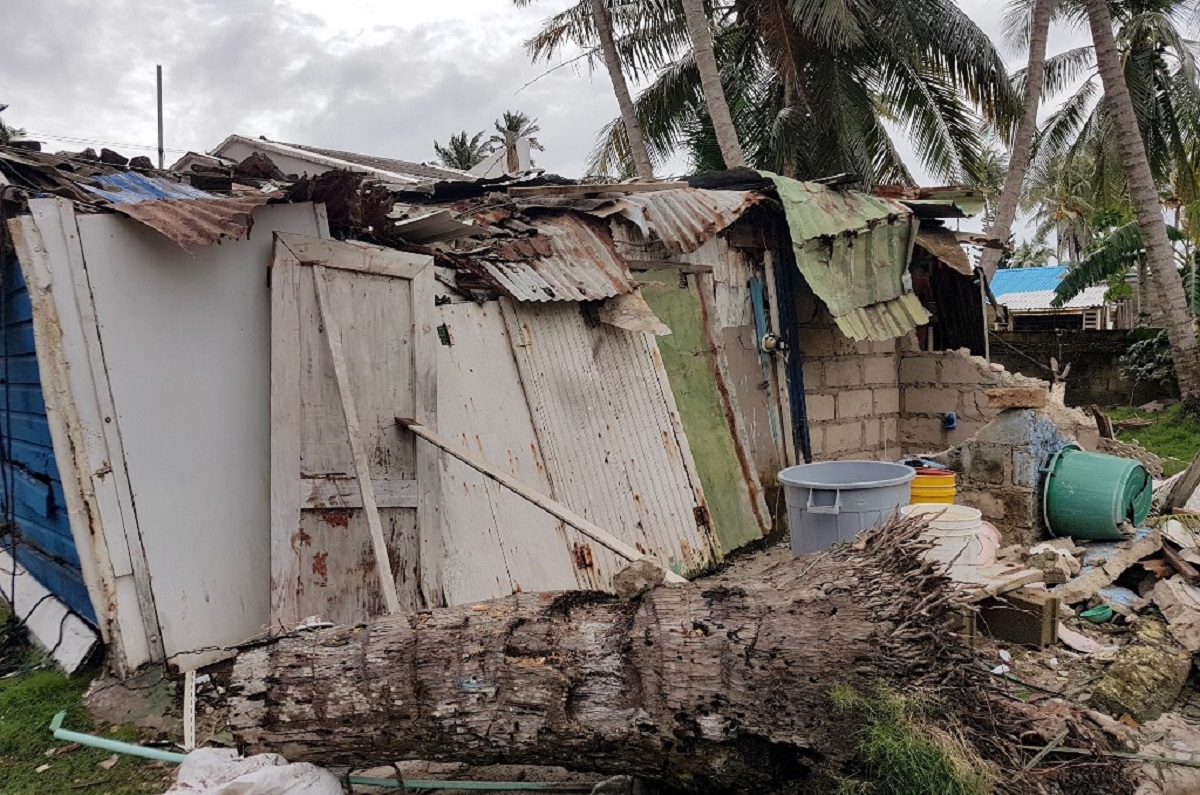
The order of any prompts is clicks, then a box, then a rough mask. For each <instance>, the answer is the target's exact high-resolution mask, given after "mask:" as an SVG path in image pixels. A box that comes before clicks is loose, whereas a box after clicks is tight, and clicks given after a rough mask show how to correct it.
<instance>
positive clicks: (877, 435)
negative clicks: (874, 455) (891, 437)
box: [863, 417, 883, 450]
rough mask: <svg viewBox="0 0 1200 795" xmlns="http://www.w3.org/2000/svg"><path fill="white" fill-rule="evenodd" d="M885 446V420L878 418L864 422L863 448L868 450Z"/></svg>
mask: <svg viewBox="0 0 1200 795" xmlns="http://www.w3.org/2000/svg"><path fill="white" fill-rule="evenodd" d="M882 444H883V420H881V419H878V418H876V417H871V418H870V419H867V420H864V421H863V447H865V448H866V449H868V450H871V449H874V448H877V447H880V446H881V445H882Z"/></svg>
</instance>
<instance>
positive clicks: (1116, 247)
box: [1051, 221, 1183, 307]
mask: <svg viewBox="0 0 1200 795" xmlns="http://www.w3.org/2000/svg"><path fill="white" fill-rule="evenodd" d="M1167 234H1168V236H1169V237H1170V238H1171V239H1172V240H1175V241H1179V240H1181V239H1182V237H1183V236H1182V234H1181V233H1180V232H1179V230H1178V229H1176V228H1175V227H1173V226H1171V225H1170V224H1168V225H1167ZM1145 254H1146V246H1145V244H1144V243H1143V242H1142V232H1141V228H1140V227H1139V226H1138V223H1137V221H1130V222H1128V223H1125V224H1122V225H1121V226H1118V227H1117V228H1115V229H1113V230H1112V232H1110V233H1109V234H1108V236H1107V237H1105V239H1104V240H1103V241H1101V242H1100V243H1099V244H1098V245H1097V246H1096V247H1095V248H1094V249H1093V250H1092V251H1091V252H1089V253H1088V255H1087V257H1086V258H1085V259H1084V260H1083V262H1080V263H1079V264H1078V265H1077V266H1075V267H1074V268H1072V269H1071V270H1070V271H1068V272H1067V275H1066V276H1064V277H1063V280H1062V281H1061V282H1059V283H1058V286H1057V287H1056V288H1054V300H1053V301H1052V302H1051V304H1052V305H1053V306H1055V307H1062V306H1063V305H1064V304H1066V303H1067V302H1068V301H1070V300H1071V299H1072V298H1074V297H1075V296H1077V295H1079V294H1080V293H1082V292H1083V291H1084V290H1086V289H1087V288H1089V287H1092V286H1094V285H1098V284H1102V283H1104V282H1106V281H1108V280H1109V279H1110V278H1111V277H1113V276H1118V275H1121V274H1125V273H1128V272H1129V271H1130V270H1132V269H1133V268H1135V267H1136V266H1137V264H1138V262H1139V261H1140V260H1141V259H1142V258H1143V257H1145Z"/></svg>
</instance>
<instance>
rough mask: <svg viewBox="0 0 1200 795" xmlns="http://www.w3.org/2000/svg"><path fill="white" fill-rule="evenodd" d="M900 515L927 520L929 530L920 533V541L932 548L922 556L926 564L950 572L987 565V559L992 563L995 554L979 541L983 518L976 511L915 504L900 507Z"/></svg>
mask: <svg viewBox="0 0 1200 795" xmlns="http://www.w3.org/2000/svg"><path fill="white" fill-rule="evenodd" d="M900 513H901V514H903V515H904V516H912V515H914V514H922V515H927V516H928V517H929V530H928V531H927V532H925V533H922V537H923V538H927V539H929V540H930V541H932V542H933V543H934V545H935V546H934V547H933V549H930V550H929V551H927V552H926V553H925V559H926V560H931V561H936V562H938V563H944V564H946V565H947V566H948V567H949V568H950V569H951V570H953V569H957V568H959V567H960V566H981V565H987V564H988V562H989V561H988V558H989V557H991V558H993V560H994V557H995V551H994V550H989V549H987V547H991V544H989V543H987V541H986V540H985V539H984V538H983V537H982V534H981V531H982V524H983V514H982V513H980V512H979V511H978V510H977V509H975V508H968V507H967V506H965V505H946V504H944V503H918V504H916V505H906V506H904V507H903V508H901V509H900ZM989 551H990V552H991V554H990V555H989Z"/></svg>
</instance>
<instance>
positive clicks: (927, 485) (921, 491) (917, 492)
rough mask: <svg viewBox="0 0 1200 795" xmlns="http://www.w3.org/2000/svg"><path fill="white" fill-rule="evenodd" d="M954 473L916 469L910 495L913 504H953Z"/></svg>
mask: <svg viewBox="0 0 1200 795" xmlns="http://www.w3.org/2000/svg"><path fill="white" fill-rule="evenodd" d="M955 493H956V489H955V487H954V473H953V472H946V471H943V470H940V469H918V470H917V476H916V477H915V478H913V481H912V488H911V491H910V494H911V496H912V502H913V504H916V505H919V504H921V503H927V502H936V503H948V504H953V503H954V495H955Z"/></svg>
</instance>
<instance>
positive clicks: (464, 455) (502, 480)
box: [396, 417, 687, 583]
mask: <svg viewBox="0 0 1200 795" xmlns="http://www.w3.org/2000/svg"><path fill="white" fill-rule="evenodd" d="M396 422H398V423H399V424H400V425H402V426H403V427H405V428H407V429H408V430H410V431H412V432H413V433H414V434H416V435H417V436H419V437H421V438H422V439H424V440H425V441H426V442H429V443H430V444H432V445H433V446H434V447H437V448H438V449H440V450H442V451H443V452H446V453H449V454H450V455H452V456H454V457H455V458H457V459H458V460H459V461H462V462H463V463H464V464H466V465H467V466H469V467H471V468H472V469H474V470H475V471H477V472H479V473H481V474H483V475H486V476H487V477H489V478H491V479H492V480H494V481H496V482H497V483H499V484H500V485H501V486H504V487H505V488H506V489H508V490H509V491H512V492H513V493H514V494H516V495H517V496H519V497H523V498H524V499H526V500H529V501H530V502H532V503H533V504H534V505H536V506H538V507H539V508H541V509H542V510H544V511H545V512H546V513H548V514H550V515H551V516H553V517H555V518H556V519H559V520H560V521H562V522H564V523H566V524H567V525H568V526H570V527H573V528H575V529H576V530H578V531H579V532H580V533H582V534H583V535H585V536H587V537H588V538H590V539H592V540H593V541H595V542H596V543H597V544H599V545H600V546H602V547H604V548H605V549H608V550H610V551H612V552H614V553H616V554H617V555H619V556H621V557H622V558H624V559H625V560H630V561H632V560H650V561H651V562H653V563H655V564H656V565H658V566H660V567H662V568H663V569H664V570H665V571H666V580H667V582H674V583H684V582H687V580H686V579H685V578H683V577H681V576H680V575H678V574H676V573H675V572H673V571H671V570H670V568H668V567H667V566H664V565H663V564H662V563H661V562H659V561H656V560H654V559H653V558H651V557H650V556H649V555H644V554H642V553H641V552H639V551H638V550H636V549H634V548H633V547H631V546H630V545H629V544H626V543H625V542H624V541H622V540H621V539H619V538H617V537H616V536H614V535H613V534H612V533H610V532H608V531H607V530H605V529H604V528H602V527H600V526H599V525H597V524H595V523H594V522H590V521H588V520H587V519H585V518H583V517H582V516H580V515H579V514H577V513H575V512H574V511H572V510H571V509H570V508H568V507H567V506H565V505H563V504H562V503H560V502H559V501H558V500H555V499H553V498H551V497H548V496H546V495H545V494H542V493H541V492H539V491H537V490H536V489H533V488H531V487H529V486H527V485H525V484H524V483H522V482H521V481H519V480H517V479H516V478H514V477H513V476H512V475H509V474H508V473H506V472H503V471H501V470H499V469H497V468H496V467H494V466H492V465H491V464H489V463H487V462H486V461H483V460H481V459H480V458H478V457H477V456H475V455H474V454H473V453H471V452H470V451H468V450H464V449H463V448H462V447H461V446H460V445H456V444H454V443H453V442H451V441H450V440H449V439H446V438H444V437H443V436H442V435H441V434H439V433H438V432H437V431H434V430H433V429H431V428H426V427H425V426H424V425H421V424H420V423H418V422H417V421H416V420H412V419H407V418H402V417H397V418H396Z"/></svg>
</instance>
